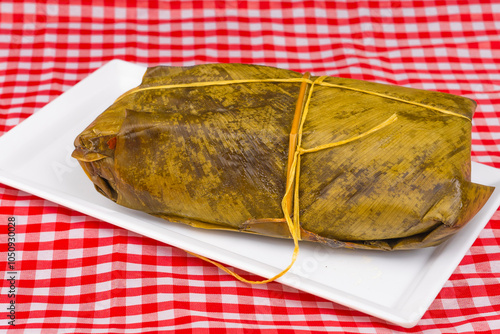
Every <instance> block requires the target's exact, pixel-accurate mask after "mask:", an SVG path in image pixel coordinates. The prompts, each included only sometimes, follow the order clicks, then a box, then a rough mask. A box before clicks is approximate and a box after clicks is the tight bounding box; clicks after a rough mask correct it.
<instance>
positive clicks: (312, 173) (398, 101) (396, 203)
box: [73, 64, 492, 250]
mask: <svg viewBox="0 0 500 334" xmlns="http://www.w3.org/2000/svg"><path fill="white" fill-rule="evenodd" d="M302 77H303V75H302V74H300V73H297V72H293V71H288V70H282V69H276V68H271V67H264V66H253V65H242V64H208V65H198V66H192V67H167V66H159V67H153V68H149V69H148V70H147V71H146V74H145V75H144V77H143V81H142V83H141V85H140V86H139V87H138V88H137V89H135V90H133V91H131V92H129V93H127V94H124V95H123V96H122V97H120V98H119V99H118V100H117V101H116V102H115V103H114V104H113V105H111V106H110V107H109V108H108V109H107V110H106V111H104V112H103V113H102V114H101V115H100V116H98V117H97V119H96V120H95V121H94V122H92V123H91V124H90V125H89V126H88V127H87V128H86V129H85V130H84V131H83V132H82V133H81V134H80V135H79V136H78V137H77V138H76V139H75V147H76V148H75V151H74V152H73V157H74V158H76V159H78V160H79V162H80V164H81V166H82V167H83V169H84V170H85V172H86V173H87V175H88V176H89V178H90V179H91V180H92V182H93V183H94V184H95V187H96V189H97V191H99V192H100V193H101V194H103V195H104V196H106V197H108V198H110V199H111V200H113V201H115V202H116V203H118V204H121V205H123V206H126V207H129V208H132V209H136V210H141V211H144V212H147V213H149V214H152V215H155V216H158V217H162V218H164V219H166V220H168V221H173V222H179V223H185V224H189V225H192V226H195V227H200V228H214V229H227V230H234V231H241V232H249V233H257V234H261V235H266V236H272V237H281V238H290V237H291V232H290V230H289V227H288V226H287V223H286V221H285V219H284V218H283V217H284V212H283V207H282V204H281V203H282V200H283V198H284V195H285V192H286V190H287V176H288V175H289V172H288V171H287V161H288V159H289V137H290V132H291V128H292V122H293V120H294V111H295V109H296V106H297V101H298V96H299V94H300V89H301V82H300V81H299V80H300V79H301V78H302ZM316 78H317V77H311V78H310V81H308V83H307V88H306V95H307V94H308V92H311V90H312V86H313V85H312V84H311V82H313V81H314V80H315V79H316ZM268 79H277V80H278V81H275V82H271V81H265V80H268ZM281 79H297V81H285V80H283V81H279V80H281ZM229 80H244V81H245V80H246V81H245V82H243V81H242V82H236V83H232V84H224V85H216V84H212V85H199V86H196V85H191V84H192V83H198V82H200V83H207V82H221V81H229ZM252 80H254V81H252ZM249 81H250V82H249ZM182 84H188V85H184V86H182ZM172 85H178V86H176V87H174V88H172V87H170V86H172ZM179 85H180V86H179ZM304 103H306V102H304ZM307 103H308V113H307V117H306V118H305V119H304V122H303V128H302V131H301V134H300V136H301V148H303V149H304V150H307V149H310V148H316V147H321V146H322V145H328V144H331V143H337V145H333V146H332V147H328V148H326V149H321V150H318V151H314V152H308V153H307V154H302V155H301V156H300V176H299V178H298V182H297V184H298V185H299V186H298V187H297V191H298V193H297V196H296V202H295V204H296V208H295V211H294V212H292V214H291V215H292V216H295V218H296V219H298V220H299V222H300V231H301V234H300V235H301V239H302V240H309V241H315V242H321V243H324V244H327V245H330V246H332V247H352V248H368V249H384V250H391V249H411V248H421V247H427V246H434V245H437V244H439V243H441V242H442V241H444V240H446V239H447V238H449V237H450V236H452V235H453V234H454V233H456V232H457V231H458V230H459V229H460V228H461V227H463V226H464V225H465V224H466V223H467V222H468V221H469V220H470V219H471V218H472V217H473V216H474V215H475V214H476V213H477V212H478V211H479V209H480V208H481V207H482V206H483V205H484V203H485V202H486V201H487V199H488V197H489V196H490V194H491V192H492V188H491V187H487V186H483V185H479V184H474V183H471V181H470V177H471V160H470V154H471V152H470V146H471V119H472V115H473V112H474V109H475V107H476V105H475V103H474V101H472V100H470V99H467V98H464V97H459V96H454V95H450V94H444V93H439V92H431V91H424V90H417V89H411V88H405V87H398V86H390V85H383V84H378V83H372V82H365V81H360V80H352V79H344V78H336V77H328V78H324V80H323V82H322V84H316V85H314V90H313V91H312V93H311V95H310V100H309V101H308V102H307ZM301 107H304V106H303V105H302V106H301ZM299 217H300V218H299Z"/></svg>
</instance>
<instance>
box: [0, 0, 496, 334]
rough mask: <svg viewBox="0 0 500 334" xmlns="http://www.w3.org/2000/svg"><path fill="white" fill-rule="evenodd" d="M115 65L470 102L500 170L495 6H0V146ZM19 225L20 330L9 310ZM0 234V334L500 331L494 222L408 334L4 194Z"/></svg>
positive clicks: (480, 136) (478, 149)
mask: <svg viewBox="0 0 500 334" xmlns="http://www.w3.org/2000/svg"><path fill="white" fill-rule="evenodd" d="M116 58H118V59H123V60H127V61H131V62H135V63H139V64H144V65H149V66H153V65H157V64H165V65H193V64H200V63H208V62H243V63H253V64H265V65H270V66H277V67H282V68H289V69H293V70H298V71H302V72H304V71H310V72H312V73H314V74H315V75H325V74H327V75H334V76H341V77H350V78H356V79H364V80H371V81H378V82H383V83H390V84H397V85H406V86H411V87H415V88H424V89H430V90H439V91H443V92H449V93H454V94H459V95H464V96H467V97H470V98H473V99H475V100H476V101H477V102H478V110H477V113H476V115H475V119H474V122H473V141H472V150H473V160H475V161H478V162H481V163H485V164H488V165H491V166H494V167H497V168H500V94H499V93H500V4H498V3H496V2H494V1H491V2H489V1H477V0H476V1H468V2H464V1H425V0H422V1H405V2H396V1H380V2H375V1H373V2H372V1H356V2H351V1H336V2H333V1H293V2H281V1H248V2H246V1H204V2H201V1H180V2H178V1H173V2H164V1H161V2H158V1H138V2H135V1H129V0H115V1H105V0H101V1H94V2H93V3H92V4H90V2H88V1H83V0H77V1H56V0H50V1H49V0H45V1H36V2H35V1H24V2H22V1H15V2H14V1H2V2H1V3H0V108H1V111H0V135H1V134H3V133H5V132H7V131H9V130H10V129H11V128H12V127H14V126H16V125H17V124H18V123H20V122H21V121H22V120H24V119H26V118H27V117H29V116H30V115H31V114H33V113H34V112H36V111H37V110H38V109H40V108H41V107H43V106H44V105H45V104H47V103H48V102H50V101H51V100H53V99H54V98H55V97H57V96H58V95H60V94H61V93H63V92H64V91H65V90H67V89H68V88H69V87H71V86H73V85H74V84H75V83H77V82H78V81H79V80H81V79H83V78H84V77H85V76H87V75H88V74H89V73H91V72H92V71H93V70H95V69H97V68H99V67H100V66H102V65H103V64H105V63H106V62H108V61H109V60H112V59H116ZM1 158H2V157H1V155H0V159H1ZM10 216H14V217H15V218H16V220H17V225H16V238H17V240H16V241H17V248H16V250H17V262H16V270H17V271H18V272H19V273H20V275H19V277H18V280H17V281H16V284H17V286H16V289H17V296H16V305H17V306H16V322H15V324H16V326H15V327H14V326H10V325H8V320H9V319H8V318H7V315H8V311H7V310H6V307H7V304H6V303H8V299H7V292H8V289H9V287H8V282H7V275H8V274H7V271H8V269H7V260H6V259H7V257H6V251H7V246H6V245H7V232H6V231H7V229H6V226H7V219H8V217H10ZM0 221H1V224H2V232H0V245H1V246H0V247H1V248H0V249H1V251H0V253H1V254H2V255H1V258H0V271H1V273H2V274H3V276H2V277H1V278H2V279H1V281H0V285H1V286H2V290H1V295H0V304H1V305H3V306H2V307H1V309H0V314H1V316H0V329H1V330H8V332H12V333H17V332H27V333H28V332H29V333H38V332H43V333H53V332H58V333H74V332H78V333H125V332H126V333H155V332H158V331H164V332H176V333H190V332H195V333H218V332H231V333H233V332H234V333H254V332H255V333H259V332H269V333H277V332H279V333H311V332H317V333H326V332H328V333H429V334H430V333H493V332H495V331H496V332H497V333H498V332H500V247H499V246H500V212H497V213H496V215H495V216H494V217H493V219H492V220H491V221H490V222H489V223H488V225H487V226H486V228H485V229H484V230H483V231H482V232H481V234H480V236H479V238H478V239H477V241H476V242H475V243H474V245H473V246H472V248H471V249H470V251H469V252H468V253H467V255H466V256H465V258H464V259H463V260H462V262H461V263H460V265H459V267H458V268H457V269H456V270H455V272H454V274H453V275H452V276H451V277H450V279H449V280H448V282H447V283H446V285H445V286H444V288H443V289H442V291H441V292H440V293H439V295H438V297H437V298H436V300H435V301H434V302H433V303H432V305H431V306H430V308H429V310H428V311H427V312H426V313H425V315H424V317H423V318H422V320H421V321H420V322H419V323H418V324H417V326H416V327H414V328H412V329H404V328H401V327H398V326H395V325H391V324H388V323H385V322H383V321H381V320H378V319H376V318H373V317H370V316H367V315H365V314H362V313H360V312H357V311H353V310H350V309H348V308H346V307H343V306H340V305H337V304H335V303H332V302H329V301H327V300H324V299H322V298H320V297H316V296H313V295H310V294H308V293H304V292H301V291H298V290H294V289H292V288H288V287H286V286H283V285H281V284H279V283H270V284H267V285H264V286H258V285H257V286H249V285H247V284H244V283H241V282H238V281H236V280H234V279H233V278H232V277H230V276H228V275H227V274H225V273H223V272H222V271H220V270H219V269H218V268H216V267H214V266H212V265H211V264H208V263H205V262H204V261H202V260H200V259H198V258H196V257H193V256H190V255H188V254H186V253H185V252H184V251H182V250H179V249H176V248H173V247H171V246H169V245H165V244H162V243H160V242H157V241H154V240H151V239H148V238H145V237H142V236H140V235H137V234H134V233H132V232H129V231H126V230H123V229H120V228H117V227H114V226H113V225H110V224H108V223H105V222H102V221H98V220H96V219H94V218H91V217H88V216H85V215H83V214H80V213H78V212H75V211H71V210H69V209H66V208H64V207H61V206H59V205H56V204H54V203H51V202H49V201H46V200H43V199H40V198H37V197H35V196H32V195H30V194H27V193H24V192H22V191H18V190H16V189H13V188H10V187H7V186H3V185H0ZM236 271H238V270H236ZM245 275H246V277H249V278H250V279H252V278H253V279H259V277H252V275H250V274H246V273H245Z"/></svg>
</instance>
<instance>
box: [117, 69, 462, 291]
mask: <svg viewBox="0 0 500 334" xmlns="http://www.w3.org/2000/svg"><path fill="white" fill-rule="evenodd" d="M326 78H328V77H327V76H322V77H318V78H317V79H315V80H314V81H313V80H310V79H308V78H306V77H302V78H288V79H244V80H220V81H207V82H192V83H184V84H171V85H158V86H151V87H138V88H134V89H131V90H129V91H127V92H125V93H124V94H122V95H121V96H120V97H118V99H116V101H118V100H120V99H122V98H124V97H126V96H128V95H130V94H135V93H138V92H141V91H147V90H155V89H174V88H191V87H207V86H223V85H233V84H245V83H266V82H269V83H280V82H281V83H295V82H300V83H303V82H306V83H307V84H310V85H311V87H310V89H309V93H308V95H307V99H306V101H305V104H304V107H303V110H302V115H301V116H300V125H299V129H298V132H297V136H298V137H297V146H296V150H295V153H294V155H293V160H292V164H291V168H290V171H289V175H287V180H290V182H287V187H286V191H285V195H284V196H283V200H282V201H281V207H282V210H283V214H284V218H285V221H286V223H287V226H288V229H289V231H290V235H291V237H292V239H293V243H294V250H293V254H292V260H291V262H290V264H289V265H288V266H287V267H286V268H285V269H284V270H282V271H281V272H280V273H278V274H277V275H275V276H273V277H271V278H268V279H265V280H262V281H251V280H247V279H245V278H243V277H241V276H240V275H238V274H237V273H235V272H234V271H232V270H230V269H228V268H226V267H225V266H224V265H222V264H220V263H218V262H216V261H213V260H211V259H208V258H206V257H204V256H202V255H199V254H195V253H192V252H189V251H188V252H187V253H189V254H191V255H194V256H197V257H198V258H200V259H202V260H204V261H207V262H209V263H211V264H213V265H215V266H217V267H218V268H220V269H221V270H223V271H224V272H226V273H228V274H230V275H232V276H233V277H235V278H236V279H238V280H240V281H241V282H244V283H250V284H265V283H269V282H272V281H274V280H276V279H278V278H280V277H281V276H283V275H284V274H285V273H287V272H288V271H289V270H290V268H292V266H293V264H294V263H295V261H296V260H297V256H298V252H299V240H301V235H300V221H299V178H300V157H301V155H302V154H306V153H313V152H318V151H321V150H325V149H329V148H333V147H336V146H340V145H344V144H347V143H350V142H353V141H355V140H358V139H360V138H363V137H365V136H368V135H370V134H372V133H374V132H376V131H378V130H380V129H382V128H384V127H386V126H388V125H390V124H392V123H394V122H395V121H396V120H397V115H396V114H393V115H392V116H391V117H389V118H388V119H387V120H385V121H384V122H382V123H380V124H379V125H377V126H375V127H373V128H372V129H370V130H367V131H365V132H363V133H361V134H359V135H357V136H354V137H351V138H348V139H344V140H340V141H337V142H333V143H328V144H324V145H319V146H316V147H313V148H309V149H304V148H302V147H301V144H302V129H303V127H304V123H305V121H306V117H307V114H308V112H309V104H310V102H311V97H312V94H313V90H314V86H316V85H318V86H323V87H331V88H339V89H346V90H351V91H356V92H361V93H365V94H371V95H375V96H380V97H383V98H387V99H391V100H395V101H399V102H404V103H408V104H413V105H416V106H420V107H424V108H428V109H432V110H435V111H438V112H441V113H444V114H447V115H452V116H457V117H461V118H465V119H467V120H469V121H470V119H469V118H468V117H466V116H464V115H461V114H458V113H454V112H452V111H449V110H445V109H441V108H436V107H433V106H428V105H425V104H422V103H418V102H413V101H407V100H404V99H400V98H397V97H393V96H390V95H386V94H382V93H377V92H372V91H367V90H363V89H358V88H353V87H347V86H343V85H336V84H331V83H327V82H323V80H325V79H326ZM294 179H295V182H291V180H294ZM292 188H293V189H292ZM292 191H293V220H292V217H291V215H290V208H289V207H288V201H287V198H288V197H289V196H290V193H291V192H292Z"/></svg>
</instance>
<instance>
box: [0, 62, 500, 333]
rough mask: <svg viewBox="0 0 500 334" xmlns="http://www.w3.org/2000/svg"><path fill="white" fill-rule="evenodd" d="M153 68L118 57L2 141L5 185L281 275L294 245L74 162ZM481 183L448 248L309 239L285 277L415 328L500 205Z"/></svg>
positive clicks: (480, 168) (496, 178)
mask: <svg viewBox="0 0 500 334" xmlns="http://www.w3.org/2000/svg"><path fill="white" fill-rule="evenodd" d="M144 71H145V68H144V67H142V66H138V65H134V64H130V63H127V62H124V61H118V60H115V61H111V62H110V63H108V64H106V65H105V66H103V67H102V68H100V69H99V70H97V71H96V72H94V73H93V74H91V75H90V76H89V77H87V78H86V79H84V80H82V81H81V82H80V83H78V84H77V85H75V86H74V87H72V88H71V89H69V90H68V91H67V92H65V93H64V94H62V95H61V96H60V97H58V98H57V99H55V100H54V101H53V102H51V103H49V104H48V105H47V106H45V107H44V108H42V109H41V110H39V111H37V112H36V113H35V114H34V115H33V116H31V117H29V118H28V119H26V120H25V121H23V122H22V123H21V124H20V125H18V126H16V127H15V128H14V129H12V130H11V131H9V132H8V133H6V134H5V135H3V136H2V137H1V138H0V152H2V155H1V157H0V182H2V183H4V184H7V185H10V186H12V187H16V188H18V189H22V190H24V191H26V192H29V193H32V194H35V195H37V196H40V197H42V198H45V199H48V200H50V201H53V202H56V203H59V204H61V205H64V206H67V207H69V208H72V209H75V210H78V211H80V212H83V213H86V214H88V215H90V216H93V217H96V218H99V219H102V220H104V221H107V222H110V223H112V224H114V225H117V226H120V227H123V228H125V229H128V230H131V231H134V232H137V233H139V234H142V235H145V236H148V237H150V238H153V239H156V240H159V241H162V242H165V243H167V244H170V245H173V246H176V247H179V248H182V249H186V250H189V251H191V252H195V253H198V254H201V255H204V256H206V257H209V258H212V259H214V260H217V261H220V262H223V263H226V264H228V265H231V266H235V267H238V268H241V269H244V270H246V271H249V272H252V273H255V274H259V275H261V276H263V277H271V276H274V275H275V274H276V273H278V272H280V271H281V270H282V269H283V268H285V267H286V266H287V265H288V263H289V261H290V258H291V255H292V250H293V244H292V242H291V241H290V240H279V239H271V238H267V237H260V236H253V235H248V234H242V233H234V232H224V231H208V230H202V229H194V228H191V227H189V226H185V225H181V224H174V223H169V222H165V221H163V220H161V219H157V218H155V217H152V216H149V215H147V214H144V213H141V212H136V211H133V210H129V209H127V208H124V207H121V206H118V205H116V204H115V203H113V202H112V201H110V200H108V199H107V198H105V197H104V196H102V195H100V194H99V193H97V192H96V191H95V190H94V186H93V184H92V182H90V181H89V179H88V178H87V176H86V175H85V174H84V172H83V170H82V169H81V168H80V167H79V165H78V163H77V162H76V161H75V160H74V159H73V158H71V156H70V154H71V152H72V151H73V140H74V138H75V137H76V136H77V135H78V134H79V133H80V132H81V131H82V130H83V129H84V128H85V127H86V126H87V125H88V124H89V123H90V122H91V121H93V120H94V118H95V117H96V116H97V115H99V114H100V113H101V112H102V111H104V110H105V109H106V108H107V107H108V106H109V105H110V104H112V103H113V101H114V100H115V99H116V98H117V97H118V96H119V95H120V94H122V93H123V92H125V91H126V90H128V89H130V88H133V87H135V86H137V85H138V84H139V83H140V81H141V79H142V75H143V74H144ZM472 174H473V181H474V182H478V183H482V184H487V185H493V186H496V187H497V189H496V190H495V192H494V193H493V195H492V196H491V198H490V200H489V201H488V203H487V204H486V205H485V207H484V208H483V209H482V210H481V212H479V214H478V215H477V216H476V217H475V218H474V219H473V220H472V221H471V222H470V223H469V224H468V225H467V226H466V227H465V228H464V229H463V230H461V231H460V232H459V233H458V234H457V235H456V236H454V237H453V238H452V239H450V240H449V241H448V242H446V243H444V244H442V245H441V246H439V247H435V248H428V249H422V250H414V251H401V252H391V253H384V252H376V251H360V250H355V251H353V250H346V249H328V248H325V247H324V246H320V245H315V244H309V243H304V244H303V245H302V246H301V248H300V253H299V257H298V260H297V262H296V264H295V265H294V267H293V268H292V270H291V271H290V272H289V273H287V274H286V275H285V276H283V277H282V278H281V279H280V280H279V281H280V282H282V283H283V284H286V285H289V286H292V287H294V288H297V289H300V290H303V291H307V292H310V293H312V294H315V295H318V296H321V297H323V298H325V299H328V300H331V301H334V302H336V303H339V304H342V305H345V306H348V307H351V308H353V309H356V310H359V311H362V312H365V313H367V314H370V315H373V316H375V317H378V318H381V319H384V320H386V321H389V322H392V323H395V324H398V325H400V326H404V327H411V326H414V325H415V324H416V323H417V322H418V321H419V320H420V318H421V317H422V315H423V314H424V313H425V311H426V310H427V308H428V307H429V305H430V304H431V302H432V301H433V300H434V298H435V297H436V295H437V294H438V293H439V291H440V290H441V288H442V287H443V285H444V284H445V282H446V281H447V280H448V278H449V276H450V275H451V274H452V273H453V271H454V269H455V268H456V267H457V265H458V264H459V262H460V261H461V259H462V258H463V256H464V255H465V253H466V252H467V250H468V249H469V248H470V246H471V245H472V243H473V242H474V240H475V239H476V238H477V236H478V234H479V232H480V231H481V230H482V229H483V227H484V226H485V225H486V223H487V222H488V221H489V219H490V218H491V216H492V215H493V214H494V212H495V211H496V209H497V208H498V206H499V205H500V171H499V170H497V169H494V168H491V167H488V166H484V165H480V164H476V163H474V164H473V170H472Z"/></svg>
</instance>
